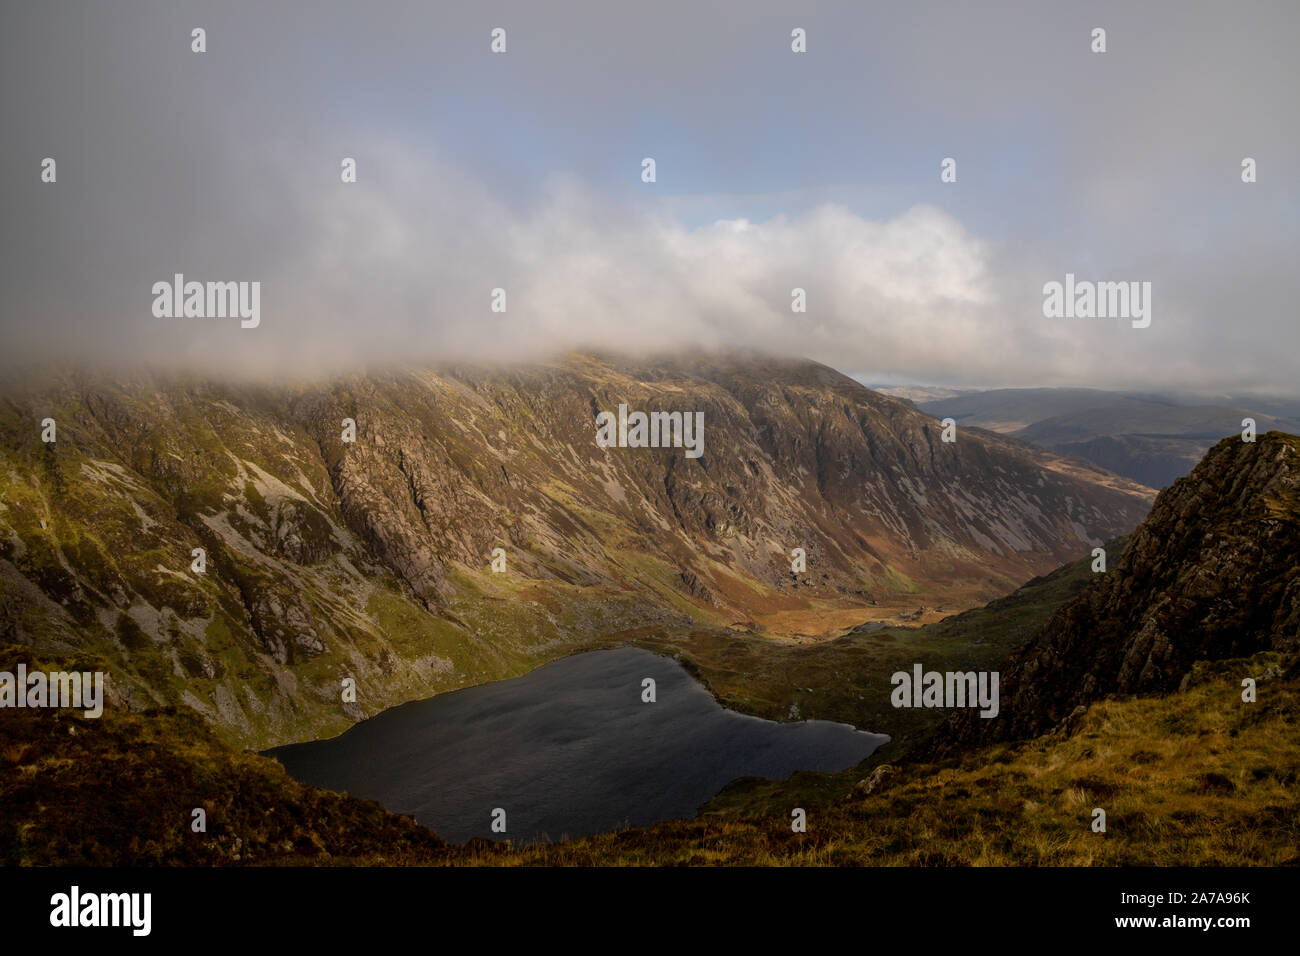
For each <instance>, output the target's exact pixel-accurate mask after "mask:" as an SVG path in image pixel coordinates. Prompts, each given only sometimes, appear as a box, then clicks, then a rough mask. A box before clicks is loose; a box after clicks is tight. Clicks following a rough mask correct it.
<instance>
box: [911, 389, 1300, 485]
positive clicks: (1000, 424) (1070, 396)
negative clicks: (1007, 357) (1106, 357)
mask: <svg viewBox="0 0 1300 956" xmlns="http://www.w3.org/2000/svg"><path fill="white" fill-rule="evenodd" d="M918 407H919V408H921V409H922V410H923V411H926V412H928V413H930V414H931V415H934V416H935V417H936V418H940V419H942V418H948V417H951V418H953V419H954V420H955V421H957V422H958V423H960V424H965V425H971V426H978V427H980V428H987V429H989V430H991V431H996V432H999V433H1002V434H1007V435H1012V436H1014V437H1016V438H1020V439H1022V440H1024V441H1028V442H1032V443H1033V444H1035V445H1038V446H1040V447H1042V448H1048V449H1051V450H1052V451H1056V452H1059V453H1061V454H1063V455H1073V456H1077V457H1079V458H1084V459H1087V460H1088V461H1091V462H1093V463H1094V464H1096V465H1099V466H1100V467H1102V468H1105V469H1107V470H1109V471H1113V472H1115V473H1117V474H1120V475H1124V476H1125V477H1128V478H1131V479H1133V480H1134V481H1139V482H1141V483H1142V484H1144V485H1148V486H1149V487H1152V488H1163V487H1165V486H1166V485H1168V484H1169V483H1170V482H1172V481H1174V480H1175V479H1176V478H1180V477H1182V476H1183V475H1185V474H1187V473H1188V472H1189V471H1191V470H1192V468H1193V466H1195V464H1196V463H1197V462H1198V461H1200V460H1201V457H1202V456H1203V455H1204V454H1205V452H1206V451H1207V450H1208V449H1209V447H1210V446H1211V445H1212V444H1214V443H1215V442H1216V441H1218V440H1219V439H1220V438H1222V437H1223V436H1224V435H1230V434H1233V433H1237V434H1239V433H1240V432H1241V428H1242V425H1241V423H1242V420H1243V419H1245V418H1253V419H1254V420H1255V425H1256V431H1257V432H1263V431H1268V430H1270V429H1278V430H1282V431H1288V432H1297V431H1300V406H1298V405H1297V404H1296V403H1295V402H1285V401H1281V400H1272V399H1265V398H1251V399H1245V400H1241V401H1238V400H1234V399H1231V398H1229V397H1228V396H1216V397H1215V398H1213V399H1210V400H1206V399H1195V398H1188V397H1186V396H1167V395H1146V394H1139V393H1132V392H1106V391H1101V390H1098V389H1090V388H1004V389H993V390H991V391H986V392H977V393H964V394H960V395H957V396H952V397H945V398H940V399H938V400H931V401H923V402H920V403H919V404H918Z"/></svg>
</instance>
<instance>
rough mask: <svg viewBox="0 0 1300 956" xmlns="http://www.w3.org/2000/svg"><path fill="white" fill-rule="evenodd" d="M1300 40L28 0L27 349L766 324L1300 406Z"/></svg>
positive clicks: (969, 374) (482, 348) (619, 13)
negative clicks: (172, 306) (645, 168)
mask: <svg viewBox="0 0 1300 956" xmlns="http://www.w3.org/2000/svg"><path fill="white" fill-rule="evenodd" d="M196 27H201V28H203V29H204V30H205V31H206V51H205V52H202V53H198V52H194V51H193V50H192V49H191V46H192V42H193V41H192V34H191V31H192V30H193V29H194V28H196ZM498 27H499V28H502V29H504V30H505V42H506V49H505V52H504V53H494V52H492V49H491V44H492V31H493V30H494V29H495V28H498ZM795 28H801V29H803V30H804V31H805V32H806V38H807V39H806V47H807V50H806V52H803V53H795V52H793V51H792V49H791V44H792V39H791V31H792V30H794V29H795ZM1095 28H1102V29H1104V30H1105V31H1106V52H1104V53H1097V52H1093V50H1092V47H1093V45H1094V39H1093V30H1094V29H1095ZM1298 28H1300V4H1295V3H1293V2H1284V3H1266V2H1255V0H1248V2H1236V3H1229V2H1222V3H1194V2H1186V0H1179V2H1156V0H1144V2H1142V3H1138V4H1133V3H1118V4H1105V3H1100V4H1098V3H1089V4H1055V3H1052V4H1046V3H1040V2H1025V3H997V2H993V3H979V4H971V3H957V2H952V3H933V2H918V3H909V4H864V3H860V2H856V3H854V2H850V3H834V4H832V3H802V4H792V3H770V2H766V0H747V2H743V3H742V2H739V0H734V2H729V3H716V2H689V3H686V2H682V3H677V2H671V0H669V2H664V0H656V2H654V3H639V4H634V3H614V2H609V3H605V2H601V3H596V2H589V3H568V2H561V0H527V2H521V3H492V2H481V3H456V4H451V3H437V2H420V3H396V2H385V0H375V2H371V3H365V4H351V3H347V4H345V3H319V2H294V3H288V2H269V3H257V4H252V3H231V2H221V3H187V2H158V3H153V2H149V3H144V2H114V3H104V2H85V3H74V2H60V3H45V4H23V5H11V6H9V7H7V8H6V10H5V12H4V14H3V21H2V25H0V129H2V130H3V137H2V139H0V176H2V177H3V184H2V185H0V189H2V190H3V204H2V206H0V238H2V239H3V254H2V255H0V288H2V289H3V305H2V306H0V308H2V309H3V312H2V313H0V336H2V342H3V348H2V349H0V356H2V358H0V361H3V362H5V363H9V364H19V365H23V366H31V365H33V364H35V365H40V364H42V363H46V362H68V361H72V362H114V363H123V362H125V363H136V362H139V363H145V364H151V365H155V366H157V365H162V366H175V367H178V368H186V369H193V370H199V371H210V372H212V373H214V374H225V373H233V372H241V373H248V374H255V375H262V376H270V377H278V378H291V377H298V376H303V375H308V376H313V375H322V374H333V373H336V372H340V371H343V370H347V369H351V368H356V367H359V366H366V365H374V364H377V363H386V362H405V363H413V362H414V363H423V362H429V363H440V362H447V361H458V360H462V359H472V360H476V361H478V360H487V359H501V360H521V359H522V360H527V359H530V358H535V357H539V356H543V355H548V354H551V353H553V352H556V351H560V350H568V349H584V348H595V349H602V350H613V351H627V352H630V353H633V354H651V353H657V352H661V351H675V352H681V351H687V352H689V351H700V352H706V351H718V350H728V349H733V348H747V349H758V350H761V351H766V352H771V353H773V354H778V355H788V356H803V357H807V358H811V359H814V360H817V361H821V362H825V363H827V364H829V365H831V366H833V367H835V368H837V369H840V370H841V371H844V372H846V373H849V374H855V375H859V376H861V377H863V378H864V380H868V381H874V382H923V383H936V384H938V383H941V384H951V385H984V386H1043V385H1047V386H1066V385H1069V386H1076V385H1086V386H1093V387H1114V388H1141V389H1143V390H1145V391H1157V390H1161V389H1170V390H1196V391H1204V392H1211V391H1212V392H1216V393H1219V392H1233V393H1237V392H1242V391H1248V390H1255V391H1269V392H1274V393H1279V394H1289V395H1294V394H1297V392H1300V375H1298V374H1297V369H1298V368H1300V321H1298V319H1300V316H1297V306H1296V304H1297V302H1300V269H1298V268H1297V250H1298V249H1300V242H1298V240H1300V235H1298V233H1300V187H1298V186H1297V182H1298V181H1300V180H1298V179H1297V174H1298V173H1300V168H1298V158H1297V157H1300V149H1297V147H1298V146H1300V142H1298V140H1300V136H1298V135H1297V127H1298V124H1300V119H1298V117H1300V109H1297V92H1298V87H1297V72H1298V71H1300V67H1298V66H1297V63H1298V62H1300V58H1297V57H1296V55H1295V52H1294V51H1295V49H1296V48H1297V45H1298V41H1300V36H1298V33H1300V29H1298ZM345 157H350V158H353V159H355V161H356V170H357V174H356V182H355V183H344V182H342V181H341V163H342V161H343V159H344V158H345ZM646 157H651V158H653V159H654V160H655V173H656V179H655V181H654V182H653V183H647V182H643V180H642V161H643V159H645V158H646ZM1246 157H1250V158H1252V159H1254V160H1255V164H1256V177H1257V178H1256V181H1255V182H1252V183H1244V182H1242V160H1243V159H1244V158H1246ZM46 158H53V159H54V160H55V164H56V166H55V181H54V182H45V181H43V180H42V169H43V166H42V164H43V161H44V160H45V159H46ZM945 158H952V159H954V160H955V162H956V181H955V182H942V181H941V178H940V171H941V163H942V161H943V160H944V159H945ZM176 273H181V274H183V275H184V276H185V278H186V280H187V281H199V282H207V281H244V282H254V281H256V282H258V283H260V287H259V288H260V314H259V323H258V325H257V326H256V328H243V327H241V323H240V321H239V320H238V318H223V317H207V318H199V317H187V318H171V317H157V316H155V315H154V309H153V306H154V300H155V293H154V291H153V289H154V285H155V283H158V282H168V283H170V282H171V281H172V279H173V276H174V275H175V274H176ZM1067 273H1070V274H1073V275H1075V276H1076V279H1077V280H1079V281H1084V280H1088V281H1094V282H1096V281H1123V282H1149V283H1151V287H1150V288H1151V301H1150V310H1151V315H1150V318H1151V322H1150V325H1149V326H1148V327H1146V328H1135V327H1133V324H1132V322H1131V321H1129V320H1128V319H1126V318H1114V317H1097V318H1079V317H1075V318H1064V317H1048V316H1045V315H1044V310H1043V304H1044V285H1045V284H1046V283H1049V282H1053V281H1057V282H1063V281H1064V279H1065V276H1066V274H1067ZM498 288H499V289H504V290H505V311H504V312H494V311H492V303H493V290H494V289H498ZM794 288H801V289H803V290H804V292H805V298H806V305H807V311H806V312H802V313H799V312H793V311H792V310H791V301H792V298H791V290H792V289H794ZM498 302H499V299H498Z"/></svg>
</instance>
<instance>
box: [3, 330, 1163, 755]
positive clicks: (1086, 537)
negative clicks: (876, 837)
mask: <svg viewBox="0 0 1300 956" xmlns="http://www.w3.org/2000/svg"><path fill="white" fill-rule="evenodd" d="M620 404H626V405H627V406H628V408H629V409H631V410H643V411H669V412H671V411H678V412H703V414H704V422H705V426H704V446H703V455H702V456H700V457H698V458H688V457H687V456H686V455H685V450H684V449H682V448H627V447H618V448H605V447H600V446H598V445H597V443H596V441H595V436H596V419H597V415H598V414H599V413H600V412H601V411H611V412H614V411H616V410H617V408H618V406H619V405H620ZM45 418H53V419H55V421H56V422H57V429H58V431H57V441H56V442H54V443H51V444H46V443H43V442H42V441H41V438H40V433H41V429H40V427H39V423H40V422H41V421H42V420H43V419H45ZM347 419H350V420H352V421H353V422H354V423H355V441H345V440H344V434H345V426H344V421H345V420H347ZM941 430H942V429H941V426H940V424H939V423H938V422H937V421H935V420H934V419H932V418H930V417H928V416H926V415H924V414H922V413H920V412H918V411H916V409H914V408H913V407H912V406H910V405H909V404H906V403H903V402H899V401H896V400H894V399H891V398H888V397H886V396H883V395H879V394H876V393H874V392H871V391H870V390H868V389H866V388H864V387H862V386H860V385H858V384H857V383H856V382H854V381H853V380H851V379H849V378H847V377H845V376H843V375H840V374H839V373H837V372H835V371H833V370H831V369H829V368H826V367H824V366H820V365H816V364H813V363H808V362H777V361H770V360H762V359H734V360H691V361H661V362H655V363H641V364H633V363H627V362H623V361H620V360H615V359H597V358H594V357H590V356H581V355H577V356H570V357H567V358H565V359H563V360H559V361H555V362H549V363H542V364H537V365H533V366H529V367H515V368H491V369H487V368H466V367H457V368H443V369H438V370H428V369H422V370H400V371H398V370H394V371H387V372H383V373H377V374H372V375H364V376H363V375H356V376H350V377H345V378H341V379H338V380H334V381H330V382H326V383H315V384H302V385H294V386H284V387H268V386H254V385H236V384H232V383H219V382H210V381H198V380H192V379H164V378H158V377H136V378H133V379H109V378H106V377H103V376H93V375H84V374H76V375H71V374H65V375H63V376H62V377H59V378H50V379H46V380H43V381H38V382H35V383H27V384H25V385H23V386H21V387H19V386H17V385H12V386H9V387H7V388H6V389H5V390H4V391H3V392H0V452H2V453H3V463H2V464H3V474H2V477H0V636H4V637H6V638H8V639H11V640H15V641H18V642H22V643H27V644H32V645H34V646H37V647H42V646H48V647H51V648H67V647H78V648H85V649H89V650H93V651H95V652H97V653H100V654H102V655H103V656H104V657H105V658H106V659H108V660H109V661H111V662H113V666H114V668H115V670H116V671H117V672H118V673H119V676H120V678H121V682H122V684H123V686H124V687H125V688H126V690H124V694H125V695H126V696H127V697H128V699H131V700H133V701H136V702H138V703H139V704H140V705H144V704H147V703H150V702H152V703H157V704H174V703H178V702H180V703H184V704H185V705H186V706H189V707H192V708H193V709H195V710H197V711H199V712H200V713H201V714H203V715H204V716H205V717H206V718H207V719H208V720H209V721H211V722H212V723H213V724H214V725H215V726H216V727H217V729H218V730H219V732H222V733H224V734H225V735H226V736H227V738H228V739H231V740H232V741H235V742H239V743H248V742H255V743H258V744H271V743H281V742H285V741H287V740H293V739H301V738H302V737H305V736H309V735H314V734H315V735H318V734H321V733H326V732H331V731H333V732H337V731H338V730H340V729H342V728H343V727H344V726H346V724H347V721H348V719H349V717H348V716H347V715H346V714H345V713H344V712H343V710H342V708H341V707H340V704H339V686H340V681H341V680H342V679H343V678H347V677H351V678H353V679H355V681H356V684H357V689H358V698H357V702H356V707H354V708H353V710H357V711H358V712H359V713H373V712H374V711H376V710H378V709H379V708H381V707H383V706H386V705H389V704H392V703H397V702H400V701H402V700H409V699H411V698H413V697H418V696H427V695H428V694H430V693H433V692H435V691H437V690H441V689H448V688H453V687H458V686H464V685H466V684H470V683H478V682H481V681H484V680H489V679H494V678H499V677H504V676H509V675H511V674H514V673H518V672H520V671H522V670H524V669H526V668H527V667H529V666H531V665H533V664H535V663H537V662H539V661H541V660H544V659H546V658H548V657H553V656H555V655H557V654H559V653H564V652H566V651H571V650H574V649H576V648H577V647H580V646H590V645H591V643H592V642H593V641H595V640H597V639H599V638H602V637H604V636H606V635H609V634H611V633H616V632H621V631H630V630H633V629H637V628H646V627H651V628H673V627H675V628H683V629H689V628H691V627H699V626H729V625H731V624H732V623H734V622H738V621H743V622H751V625H750V626H754V625H752V622H758V625H757V626H761V627H765V628H770V629H779V628H780V627H781V626H783V625H782V623H781V622H782V621H783V620H784V619H783V618H781V615H783V614H788V613H790V612H801V611H806V610H807V609H809V608H813V607H814V602H818V601H820V602H824V603H825V604H826V605H827V606H831V605H834V606H835V607H844V606H853V605H856V606H861V607H866V606H870V605H871V604H872V603H873V602H878V603H880V604H886V603H888V602H889V601H890V600H895V604H897V599H899V598H900V596H901V598H907V596H908V595H911V594H915V593H918V592H924V598H925V600H924V603H925V604H927V605H928V606H935V605H936V604H946V605H947V606H950V607H953V606H957V607H960V606H962V605H963V604H964V605H965V606H971V605H973V604H977V603H980V602H982V601H984V600H987V599H989V598H992V597H995V596H997V595H999V594H1003V593H1006V592H1008V591H1010V590H1011V589H1012V588H1014V587H1015V586H1016V585H1017V584H1020V583H1021V582H1023V581H1025V580H1027V579H1029V578H1030V577H1033V576H1034V575H1036V574H1040V573H1043V572H1045V571H1048V570H1050V569H1052V568H1054V567H1056V566H1057V565H1059V564H1061V563H1062V562H1063V561H1066V560H1070V559H1075V558H1077V557H1079V556H1080V555H1082V554H1086V553H1087V551H1088V550H1089V549H1090V548H1091V547H1092V546H1093V545H1094V544H1098V543H1100V542H1102V541H1104V540H1107V539H1109V538H1110V537H1113V536H1115V535H1117V534H1122V533H1124V532H1127V531H1128V530H1129V529H1131V528H1132V527H1133V526H1134V525H1136V524H1137V522H1138V521H1139V520H1140V519H1141V517H1142V515H1144V514H1145V513H1146V510H1147V508H1148V506H1149V502H1150V492H1149V491H1148V490H1147V489H1145V488H1142V487H1140V486H1137V485H1136V484H1134V483H1131V482H1126V481H1125V480H1123V479H1118V478H1116V477H1115V476H1114V475H1110V474H1108V473H1106V472H1102V471H1100V470H1098V469H1096V468H1095V467H1092V466H1089V465H1087V464H1086V463H1082V462H1078V461H1074V460H1070V459H1064V458H1061V457H1060V456H1057V455H1054V454H1052V453H1050V452H1044V451H1041V450H1037V449H1034V448H1032V447H1031V446H1029V445H1026V444H1024V443H1021V442H1018V441H1015V440H1011V439H1006V438H1003V437H1000V436H997V435H994V434H991V433H987V432H980V431H978V430H974V429H970V430H965V429H963V430H961V431H960V432H959V434H958V437H957V441H956V442H952V443H949V442H944V441H942V440H941ZM197 548H202V549H204V551H205V552H206V561H207V564H206V570H204V571H202V572H199V571H196V570H194V569H193V567H192V566H191V555H192V553H193V551H194V549H197ZM497 548H500V549H501V554H503V555H504V560H505V562H506V570H505V572H504V573H492V572H491V571H490V570H489V565H490V561H491V559H492V554H493V552H494V550H495V549H497ZM794 548H803V549H804V550H805V551H806V558H807V568H806V570H805V571H802V572H800V573H798V574H797V575H796V574H793V573H792V571H791V552H792V550H793V549H794ZM907 599H909V600H910V598H907ZM920 603H921V602H920V601H919V600H917V601H916V602H915V604H916V605H919V604H920ZM764 622H767V623H764Z"/></svg>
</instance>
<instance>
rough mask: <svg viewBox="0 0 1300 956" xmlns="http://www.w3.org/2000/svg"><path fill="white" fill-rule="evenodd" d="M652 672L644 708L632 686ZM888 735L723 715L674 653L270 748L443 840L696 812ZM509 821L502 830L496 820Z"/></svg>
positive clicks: (840, 762)
mask: <svg viewBox="0 0 1300 956" xmlns="http://www.w3.org/2000/svg"><path fill="white" fill-rule="evenodd" d="M646 677H652V678H654V680H655V682H656V697H657V700H656V701H655V702H654V703H643V702H642V700H641V695H642V683H641V682H642V679H643V678H646ZM888 739H889V738H888V737H886V736H884V735H882V734H870V733H863V732H860V731H856V730H854V729H853V728H852V727H850V726H848V725H847V724H837V723H831V722H829V721H821V720H811V721H804V722H802V723H787V724H781V723H775V722H773V721H769V720H760V719H759V718H757V717H749V716H746V715H744V714H738V713H735V712H734V711H729V710H724V709H723V708H722V707H721V706H719V704H718V703H717V701H715V700H714V699H713V696H712V695H711V694H710V693H709V692H708V691H707V690H705V689H704V687H703V686H701V685H700V684H699V683H697V682H696V681H695V680H694V679H693V678H691V676H690V675H689V674H687V673H686V671H685V670H683V669H682V668H681V667H680V666H679V665H678V664H677V663H676V662H675V661H673V660H672V659H671V658H667V657H661V656H659V655H657V654H653V653H651V652H650V651H646V650H641V649H639V648H630V647H625V648H617V649H614V650H604V651H591V652H588V653H584V654H578V655H575V656H573V657H566V658H563V659H561V660H558V661H553V662H551V663H549V664H546V665H544V666H542V667H539V668H537V669H536V670H534V671H532V672H531V673H529V674H526V675H524V676H523V677H518V678H515V679H513V680H506V681H498V682H496V683H492V684H484V685H482V686H479V687H469V688H466V689H464V690H458V691H453V692H451V693H447V694H440V695H439V696H437V697H432V698H430V699H428V700H421V701H414V702H412V703H409V704H403V705H401V706H399V707H393V708H390V709H389V710H386V711H384V712H382V713H380V714H377V715H376V716H374V717H372V718H370V719H369V720H365V721H362V722H361V723H359V724H357V725H356V726H354V727H352V728H351V729H349V730H348V731H347V732H346V733H344V734H342V735H340V736H338V737H334V738H332V739H329V740H319V741H314V742H311V743H305V744H292V745H290V746H287V747H277V748H275V749H274V750H271V751H268V754H269V755H270V756H272V757H275V758H276V759H277V760H279V761H280V762H281V763H282V764H284V767H285V769H286V770H288V772H289V773H290V775H291V776H293V777H294V778H296V779H298V780H300V781H302V782H303V783H308V784H312V785H314V786H318V787H325V788H327V789H330V790H341V791H346V792H348V793H350V794H352V795H353V796H358V797H368V798H371V799H374V800H378V801H379V802H380V803H382V804H383V805H384V806H386V807H388V808H389V809H390V810H394V811H396V812H398V813H406V814H410V815H411V816H413V817H415V819H417V820H419V821H420V822H421V823H423V824H424V825H425V826H428V827H431V828H432V829H433V830H435V831H436V832H437V833H438V834H439V835H440V836H442V837H443V838H444V839H447V840H450V841H453V842H456V843H462V842H464V841H465V840H467V839H469V838H470V837H472V836H483V837H488V838H491V839H509V840H514V841H517V842H525V841H528V840H533V839H547V838H549V839H560V838H562V837H564V836H585V835H587V834H591V833H599V832H602V831H606V830H616V829H619V828H620V827H623V826H628V825H637V826H644V825H646V824H650V823H654V822H656V821H658V820H667V819H672V818H675V817H691V816H694V815H695V813H696V810H697V809H698V808H699V806H700V805H701V804H702V803H704V802H706V801H707V800H708V799H709V798H710V797H712V796H714V795H715V794H716V793H717V792H718V791H719V790H721V789H722V788H723V786H725V785H726V784H727V783H729V782H730V781H732V780H734V779H736V778H737V777H744V776H759V777H768V778H771V779H777V778H781V777H786V776H789V775H790V774H791V773H793V772H794V771H796V770H820V771H835V770H843V769H846V768H848V767H851V766H853V765H854V764H855V763H857V762H858V761H860V760H862V759H863V758H865V757H867V756H868V755H869V754H870V753H871V752H872V751H873V750H875V749H876V748H877V747H878V746H880V745H881V744H882V743H884V742H885V741H887V740H888ZM498 807H500V808H502V809H504V810H505V811H506V826H507V829H506V832H505V833H504V834H500V833H493V832H492V830H491V819H492V813H493V810H494V809H495V808H498Z"/></svg>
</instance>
